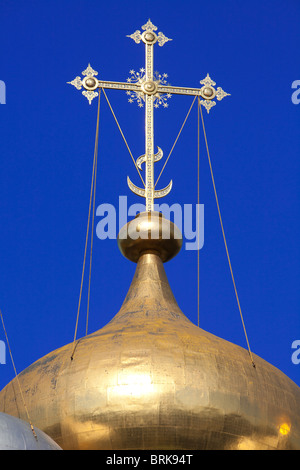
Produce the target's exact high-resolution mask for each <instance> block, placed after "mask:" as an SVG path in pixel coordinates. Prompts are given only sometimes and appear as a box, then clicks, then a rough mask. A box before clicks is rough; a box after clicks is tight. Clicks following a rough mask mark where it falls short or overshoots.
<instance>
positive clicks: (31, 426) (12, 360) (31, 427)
mask: <svg viewBox="0 0 300 470" xmlns="http://www.w3.org/2000/svg"><path fill="white" fill-rule="evenodd" d="M0 317H1V321H2V326H3V330H4V334H5V338H6V342H7V347H8V350H9V354H10V359H11V362H12V365H13V368H14V372H15V376H16V380H17V383H18V387H19V391H20V395H21V398H22V402H23V406H24V409H25V411H26V415H27V420H28V422H29V425H30V429H31V431H32V434H33V435H34V437H35V439H36V440H38V437H37V435H36V432H35V430H34V427H33V424H32V422H31V419H30V416H29V412H28V408H27V405H26V402H25V398H24V395H23V392H22V388H21V384H20V380H19V376H18V374H17V369H16V366H15V362H14V359H13V355H12V352H11V348H10V344H9V341H8V335H7V332H6V328H5V325H4V320H3V315H2V312H1V310H0Z"/></svg>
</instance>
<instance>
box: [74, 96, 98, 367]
mask: <svg viewBox="0 0 300 470" xmlns="http://www.w3.org/2000/svg"><path fill="white" fill-rule="evenodd" d="M100 96H101V92H99V99H98V111H97V124H96V137H95V147H94V160H93V170H92V181H91V190H90V201H89V213H88V222H87V228H86V237H85V248H84V257H83V266H82V273H81V284H80V292H79V300H78V308H77V317H76V324H75V332H74V339H73V350H72V354H71V360H73V357H74V352H75V348H76V344H75V342H76V336H77V329H78V320H79V312H80V306H81V297H82V287H83V279H84V272H85V264H86V254H87V244H88V236H89V228H90V220H91V207H92V198H93V194H94V192H93V189H94V186H95V181H96V162H97V157H98V137H99V116H100ZM93 220H94V215H93ZM89 284H90V283H89Z"/></svg>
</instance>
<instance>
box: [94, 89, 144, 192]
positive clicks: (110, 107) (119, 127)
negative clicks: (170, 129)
mask: <svg viewBox="0 0 300 470" xmlns="http://www.w3.org/2000/svg"><path fill="white" fill-rule="evenodd" d="M102 91H103V94H104V96H105V98H106V101H107V104H108V106H109V109H110V110H111V113H112V115H113V117H114V119H115V121H116V124H117V126H118V129H119V131H120V133H121V136H122V137H123V140H124V142H125V145H126V147H127V150H128V152H129V154H130V156H131V158H132V161H133V163H134V166H135V168H136V171H137V172H138V174H139V176H140V178H141V180H142V183H143V186H144V187H145V182H144V180H143V177H142V175H141V172H140V170H139V168H138V166H137V164H136V162H135V159H134V158H133V155H132V152H131V150H130V148H129V145H128V143H127V140H126V139H125V136H124V134H123V131H122V129H121V126H120V124H119V122H118V120H117V118H116V115H115V113H114V110H113V108H112V105H111V104H110V101H109V99H108V97H107V94H106V93H105V90H104V88H102Z"/></svg>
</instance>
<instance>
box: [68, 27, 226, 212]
mask: <svg viewBox="0 0 300 470" xmlns="http://www.w3.org/2000/svg"><path fill="white" fill-rule="evenodd" d="M142 30H143V32H142V33H141V31H140V30H136V31H135V32H134V33H133V34H131V35H129V36H128V37H129V38H131V39H133V40H134V41H135V43H137V44H139V43H140V42H141V41H142V42H143V43H144V44H145V68H141V69H140V71H139V72H135V71H134V70H131V71H130V74H131V77H130V78H128V79H127V83H123V82H104V81H100V80H98V79H97V78H95V76H96V75H98V72H97V71H96V70H94V69H93V68H92V67H91V66H90V64H89V65H88V67H87V68H86V69H85V70H84V71H83V72H82V75H84V77H85V78H83V79H81V78H80V77H78V76H77V77H76V78H75V79H74V80H72V81H71V82H68V83H70V84H71V85H73V86H74V87H75V88H77V90H81V89H82V87H83V88H84V91H83V92H82V94H83V95H84V96H85V97H86V98H87V99H88V101H89V104H91V102H92V100H93V99H94V98H95V97H96V96H98V92H96V91H95V90H96V88H100V89H101V88H112V89H115V90H127V91H126V93H127V94H128V95H129V99H128V101H129V102H130V103H132V102H133V101H134V100H136V101H137V102H138V105H139V106H140V107H143V106H144V103H145V172H146V175H145V188H139V187H138V186H136V185H135V184H133V183H132V182H131V180H130V179H129V177H128V178H127V182H128V186H129V189H130V190H131V191H132V192H133V193H135V194H137V195H138V196H141V197H144V198H145V199H146V210H147V211H149V212H150V211H153V210H154V199H155V198H161V197H164V196H166V195H167V194H169V192H170V191H171V189H172V181H170V183H169V184H168V186H166V187H165V188H163V189H160V190H155V184H154V163H155V162H156V161H157V160H155V155H154V130H153V122H154V112H153V111H154V108H157V107H159V105H160V104H162V105H163V106H164V107H165V108H166V107H168V103H167V99H168V98H170V97H171V95H172V94H173V93H174V94H180V95H194V96H199V97H200V96H201V97H202V98H203V99H202V100H200V104H201V105H203V106H204V107H205V109H206V111H207V112H208V113H209V111H210V109H211V108H212V107H213V106H215V104H216V102H215V101H213V99H214V98H215V97H216V98H217V100H219V101H220V100H222V99H223V98H224V96H229V94H228V93H226V92H225V91H224V90H222V88H221V87H218V88H217V90H216V89H215V88H214V86H215V85H216V83H215V82H214V81H213V80H212V79H211V78H210V76H209V75H208V74H207V76H206V77H205V78H204V79H203V80H201V81H200V84H202V85H203V86H202V88H200V89H198V88H182V87H171V86H169V85H167V84H166V78H167V74H162V75H161V74H159V73H158V72H154V70H153V66H154V58H153V54H154V53H153V46H154V45H155V43H158V45H159V46H163V45H164V44H165V43H166V42H168V41H171V39H170V38H168V37H166V36H165V35H164V34H163V33H162V32H159V33H158V34H156V32H155V31H157V26H155V25H154V24H153V23H152V22H151V21H150V19H149V20H148V21H147V23H146V24H144V25H143V26H142Z"/></svg>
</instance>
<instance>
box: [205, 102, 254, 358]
mask: <svg viewBox="0 0 300 470" xmlns="http://www.w3.org/2000/svg"><path fill="white" fill-rule="evenodd" d="M198 106H199V108H200V114H201V121H202V127H203V134H204V139H205V145H206V150H207V157H208V163H209V168H210V174H211V179H212V183H213V188H214V193H215V199H216V203H217V208H218V214H219V219H220V224H221V229H222V235H223V240H224V245H225V250H226V255H227V259H228V264H229V269H230V273H231V278H232V282H233V287H234V291H235V296H236V300H237V304H238V308H239V312H240V317H241V321H242V325H243V329H244V334H245V338H246V342H247V346H248V352H249V356H250V359H251V362H252V365H253V367H255V362H254V360H253V356H252V352H251V349H250V344H249V340H248V335H247V331H246V326H245V322H244V318H243V314H242V309H241V305H240V300H239V296H238V292H237V288H236V284H235V280H234V275H233V270H232V266H231V261H230V256H229V251H228V246H227V242H226V237H225V231H224V226H223V221H222V216H221V210H220V205H219V200H218V195H217V189H216V184H215V179H214V175H213V169H212V164H211V158H210V153H209V148H208V143H207V136H206V131H205V125H204V119H203V113H202V109H201V104H200V98H198Z"/></svg>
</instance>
